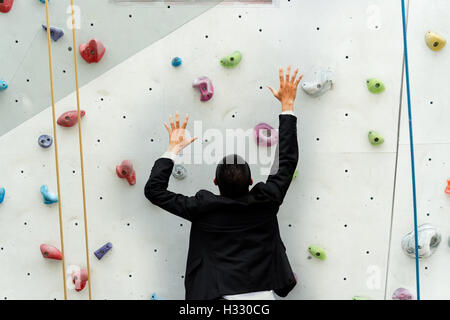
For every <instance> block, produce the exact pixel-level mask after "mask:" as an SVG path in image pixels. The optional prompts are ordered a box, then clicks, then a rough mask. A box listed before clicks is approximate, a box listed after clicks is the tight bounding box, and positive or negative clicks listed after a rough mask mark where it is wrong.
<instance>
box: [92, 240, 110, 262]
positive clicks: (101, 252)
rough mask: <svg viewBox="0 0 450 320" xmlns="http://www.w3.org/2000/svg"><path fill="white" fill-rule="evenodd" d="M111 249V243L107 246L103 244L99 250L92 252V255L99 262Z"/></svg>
mask: <svg viewBox="0 0 450 320" xmlns="http://www.w3.org/2000/svg"><path fill="white" fill-rule="evenodd" d="M111 249H112V243H111V242H108V243H107V244H104V245H103V246H101V248H100V249H97V250H96V251H95V252H94V254H95V256H96V257H97V259H98V260H101V258H103V256H104V255H105V254H106V253H107V252H108V251H109V250H111Z"/></svg>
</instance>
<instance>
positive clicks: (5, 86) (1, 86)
mask: <svg viewBox="0 0 450 320" xmlns="http://www.w3.org/2000/svg"><path fill="white" fill-rule="evenodd" d="M6 89H8V84H7V83H6V81H4V80H0V91H3V90H6Z"/></svg>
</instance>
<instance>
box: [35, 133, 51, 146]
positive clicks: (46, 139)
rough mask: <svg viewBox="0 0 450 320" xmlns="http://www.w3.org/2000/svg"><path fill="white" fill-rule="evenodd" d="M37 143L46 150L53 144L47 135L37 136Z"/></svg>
mask: <svg viewBox="0 0 450 320" xmlns="http://www.w3.org/2000/svg"><path fill="white" fill-rule="evenodd" d="M38 143H39V145H40V146H41V147H42V148H48V147H50V146H51V145H52V143H53V138H52V137H51V136H49V135H47V134H43V135H41V136H39V138H38Z"/></svg>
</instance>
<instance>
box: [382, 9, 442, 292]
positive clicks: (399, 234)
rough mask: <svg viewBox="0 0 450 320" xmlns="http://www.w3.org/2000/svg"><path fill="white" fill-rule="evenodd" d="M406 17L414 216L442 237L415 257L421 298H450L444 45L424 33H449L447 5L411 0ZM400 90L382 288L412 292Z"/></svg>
mask: <svg viewBox="0 0 450 320" xmlns="http://www.w3.org/2000/svg"><path fill="white" fill-rule="evenodd" d="M409 9H410V12H409V21H408V41H409V60H410V77H411V98H412V101H411V102H412V114H413V127H414V143H415V147H414V148H415V164H416V188H417V218H418V224H419V225H421V224H424V223H428V224H431V225H433V226H435V227H437V229H438V230H439V232H440V234H441V237H442V240H441V243H440V244H439V246H438V248H437V249H436V251H435V252H434V254H433V255H432V256H431V257H428V258H423V259H420V283H421V293H422V299H448V298H449V297H450V288H449V286H448V284H449V283H450V275H449V272H448V266H449V264H450V249H449V245H448V240H447V239H448V238H449V236H450V220H449V210H450V202H449V201H450V199H449V195H448V194H446V193H445V192H444V191H445V188H446V186H447V179H449V178H450V175H449V170H450V161H449V158H447V157H448V156H449V148H448V147H449V143H450V138H449V137H448V119H449V116H450V109H449V103H448V101H449V100H450V92H449V91H448V90H446V88H445V79H446V78H447V76H448V73H449V71H450V55H449V51H448V47H445V48H444V49H443V50H441V51H432V50H430V49H429V48H428V47H427V46H426V44H425V40H424V38H425V33H426V32H427V31H430V30H431V31H433V32H436V33H438V34H441V35H446V37H447V39H448V36H449V35H450V25H449V23H448V16H449V14H450V3H449V2H448V1H445V0H438V1H423V0H411V1H410V8H409ZM406 106H407V101H406V91H404V94H403V108H402V116H401V127H400V140H399V144H400V146H399V152H398V158H399V160H398V161H399V162H398V171H397V179H396V180H397V182H396V190H395V203H394V219H393V226H392V230H393V232H392V243H391V249H390V265H389V281H388V292H391V293H392V292H393V291H394V290H395V289H396V288H398V287H405V288H409V289H410V290H412V291H415V286H416V283H415V279H416V276H415V261H414V258H410V257H408V256H406V255H405V254H404V253H403V252H402V248H401V239H402V238H403V236H404V235H406V234H407V233H408V232H410V231H411V230H413V228H414V225H413V202H412V201H413V200H412V186H411V163H410V148H409V131H408V114H407V108H406Z"/></svg>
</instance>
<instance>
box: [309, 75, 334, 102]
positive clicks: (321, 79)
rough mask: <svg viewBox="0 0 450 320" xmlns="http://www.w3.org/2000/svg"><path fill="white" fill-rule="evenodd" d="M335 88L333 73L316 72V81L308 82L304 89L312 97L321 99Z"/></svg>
mask: <svg viewBox="0 0 450 320" xmlns="http://www.w3.org/2000/svg"><path fill="white" fill-rule="evenodd" d="M332 87H333V73H332V72H331V71H330V70H321V71H318V72H315V80H312V81H306V82H303V84H302V89H303V91H305V92H306V93H307V94H308V95H310V96H311V97H319V96H321V95H323V94H324V93H325V92H327V91H328V90H330V89H331V88H332Z"/></svg>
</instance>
